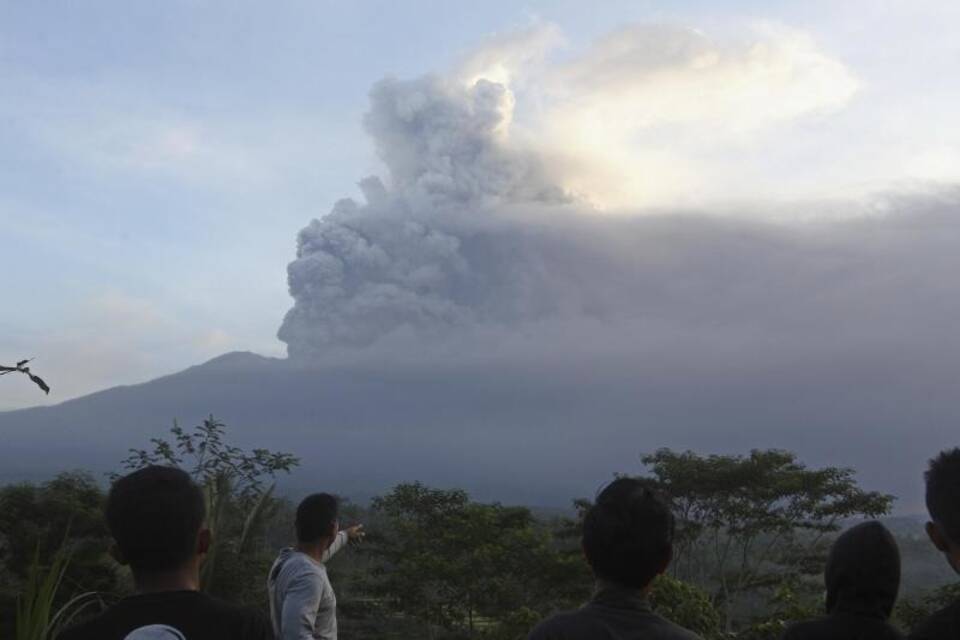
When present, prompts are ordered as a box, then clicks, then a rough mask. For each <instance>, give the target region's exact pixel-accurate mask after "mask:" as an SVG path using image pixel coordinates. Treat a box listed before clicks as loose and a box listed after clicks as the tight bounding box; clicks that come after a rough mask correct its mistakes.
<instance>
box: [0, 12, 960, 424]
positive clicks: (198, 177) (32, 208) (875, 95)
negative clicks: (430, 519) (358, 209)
mask: <svg viewBox="0 0 960 640" xmlns="http://www.w3.org/2000/svg"><path fill="white" fill-rule="evenodd" d="M838 5H839V6H838ZM0 7H2V9H0V80H2V86H3V99H2V101H0V238H2V240H3V254H4V256H5V258H6V260H5V263H6V271H5V273H6V277H4V278H2V279H0V299H2V300H3V301H4V304H3V307H4V311H3V314H2V315H0V336H2V338H0V361H3V362H5V361H12V360H15V359H18V358H20V357H27V356H36V357H38V361H37V363H36V369H37V370H38V371H39V372H41V373H44V372H47V375H48V377H50V378H52V379H54V380H56V379H58V378H60V379H61V380H63V379H64V378H68V376H66V375H64V374H65V373H69V379H70V380H69V382H64V383H62V384H60V385H59V386H58V385H56V384H55V386H56V387H57V388H56V391H57V393H55V394H54V395H52V396H51V397H50V400H51V401H60V400H63V399H65V398H66V397H70V396H73V395H77V394H79V393H84V392H89V391H92V390H95V389H99V388H103V387H105V386H108V385H112V384H122V383H131V382H138V381H142V380H145V379H148V378H151V377H154V376H156V375H160V374H163V373H167V372H172V371H175V370H177V369H180V368H183V367H186V366H189V365H192V364H196V363H198V362H200V361H202V360H204V359H206V358H209V357H212V356H214V355H217V354H218V353H221V352H223V351H227V350H233V349H250V350H254V351H258V352H261V353H266V354H271V355H280V354H282V353H283V350H282V344H281V343H279V342H278V341H277V340H276V338H275V332H276V329H277V327H278V326H279V323H280V320H281V318H282V317H283V314H284V313H285V312H286V310H287V309H288V308H289V305H290V300H289V297H288V295H287V293H286V283H285V267H286V264H287V263H288V262H289V261H290V259H292V257H293V248H294V241H295V236H296V233H297V231H298V230H299V229H300V228H302V227H303V226H304V225H305V224H306V223H307V222H308V221H309V219H310V218H312V217H316V216H321V215H323V214H325V213H326V212H327V211H328V210H329V209H330V207H331V205H332V204H333V202H335V201H336V200H337V199H338V198H341V197H344V196H349V195H355V194H356V192H357V189H356V187H355V184H356V182H357V181H358V180H359V179H360V178H362V177H363V176H365V175H368V174H370V173H375V172H378V171H379V170H380V169H379V167H378V163H377V160H376V158H375V156H374V154H373V151H372V148H371V146H370V143H369V141H368V140H367V138H366V136H365V135H364V133H363V130H362V127H361V124H360V119H361V116H362V113H363V112H364V110H365V109H366V100H367V98H366V96H367V91H368V89H369V87H370V85H371V84H372V83H373V82H375V81H376V80H378V79H379V78H381V77H383V76H385V75H396V76H400V77H412V76H416V75H419V74H422V73H425V72H430V71H443V70H444V69H447V68H448V67H450V66H451V65H453V64H454V63H455V62H456V61H457V60H458V59H460V58H462V57H463V56H465V55H467V54H468V53H469V52H470V51H471V50H472V49H473V48H474V47H475V46H477V45H478V44H480V43H481V42H482V41H483V40H484V38H486V37H489V36H491V35H494V34H497V33H504V32H507V31H510V30H512V29H516V28H522V27H525V26H528V25H530V24H531V23H533V22H535V21H539V22H549V23H554V24H556V25H558V26H559V28H560V29H561V30H562V32H563V33H564V35H565V38H566V40H567V45H566V47H565V49H564V51H575V50H577V49H578V48H583V47H585V46H587V45H588V44H589V43H590V42H592V41H594V40H595V39H596V38H598V37H600V36H602V35H603V34H605V33H607V32H609V31H611V30H614V29H616V28H618V27H621V26H624V25H628V24H633V23H671V24H679V25H683V26H689V27H695V28H698V29H701V30H703V31H704V32H706V33H708V34H709V35H714V36H716V37H719V38H722V37H725V36H726V35H728V34H732V33H737V32H738V31H739V30H740V29H741V28H743V26H744V25H747V24H750V23H752V22H756V21H770V22H774V23H777V24H781V25H785V26H787V27H790V28H794V29H800V30H802V31H804V32H807V33H809V34H811V35H812V36H813V37H814V38H815V39H816V41H817V43H818V46H819V47H820V48H821V50H822V51H823V52H824V53H825V54H826V55H829V56H831V57H832V58H835V59H836V60H838V61H839V62H841V63H843V64H844V65H846V66H847V67H848V68H849V69H850V70H851V72H852V73H853V74H854V75H855V76H856V77H857V78H858V80H859V81H860V82H861V83H862V85H863V89H862V91H861V93H860V94H859V95H861V96H866V98H863V99H860V100H859V102H857V101H855V102H854V103H853V104H852V106H851V107H850V108H849V109H848V110H847V111H846V112H845V113H844V114H840V115H839V116H837V117H838V118H839V119H838V120H836V121H835V123H834V125H833V129H830V130H825V131H826V132H821V133H818V134H817V135H820V136H835V137H838V141H839V137H844V136H847V134H848V133H849V137H850V138H851V139H856V140H857V143H856V144H855V145H848V146H847V147H845V151H843V154H846V155H843V154H841V159H840V160H838V162H843V163H845V164H846V165H849V166H850V169H849V182H851V183H855V182H858V181H859V180H864V181H873V182H877V181H880V183H881V184H880V186H882V181H883V180H886V179H887V178H889V177H890V176H893V177H894V178H898V177H900V176H899V174H898V171H900V169H898V168H897V167H895V166H893V165H889V163H888V165H883V166H880V164H879V163H880V162H881V161H879V160H876V157H877V155H878V154H877V153H876V149H873V148H872V147H871V144H874V142H871V141H875V144H876V145H878V146H880V145H881V144H882V145H883V146H884V148H887V149H890V148H895V147H896V145H897V144H899V143H900V141H912V140H917V141H919V142H918V144H921V147H922V148H921V147H918V148H919V149H920V150H919V151H917V153H918V154H920V156H922V157H923V158H928V157H929V158H932V160H930V162H932V163H933V164H937V163H938V162H939V163H940V164H943V162H949V161H950V160H951V159H953V158H960V156H958V155H956V154H957V153H958V149H960V137H958V136H960V134H958V133H957V132H956V127H955V126H954V127H953V129H954V131H947V130H945V129H944V128H943V127H944V126H947V125H948V123H950V122H952V118H949V117H948V115H949V114H951V113H955V111H956V109H957V108H960V100H958V99H957V89H956V88H955V87H954V86H950V85H951V84H954V85H955V83H952V82H947V80H946V78H948V77H950V76H949V74H950V73H951V72H954V74H955V72H956V71H957V69H958V68H960V65H958V59H960V58H958V50H960V49H958V45H957V44H956V38H955V37H954V35H953V34H954V32H955V30H956V26H957V18H958V10H957V9H956V8H954V7H953V6H952V3H948V2H942V3H937V2H927V3H924V2H920V3H916V2H911V3H907V2H886V3H884V2H866V1H862V2H861V1H852V2H847V3H836V2H792V3H786V2H773V3H771V2H759V1H756V2H751V1H736V2H734V1H724V2H716V1H710V2H706V1H703V2H674V1H671V2H639V1H637V0H629V1H616V2H612V1H607V2H594V3H584V2H579V1H563V2H528V3H525V4H518V3H516V2H470V3H468V2H359V1H358V2H336V3H334V2H271V3H262V2H257V3H255V2H236V1H231V2H202V3H201V2H163V3H150V2H128V1H126V0H123V1H118V2H82V3H81V2H74V3H63V2H29V3H27V2H15V1H13V0H6V1H4V2H2V3H0ZM559 55H564V53H563V52H561V53H560V54H559ZM952 77H956V76H955V75H953V76H952ZM837 132H844V133H843V134H842V135H841V134H840V133H837ZM883 136H887V138H883ZM821 139H823V138H822V137H821V138H818V140H821ZM844 139H846V138H844ZM923 145H926V146H923ZM928 147H929V149H930V151H929V154H928V153H927V149H928ZM817 148H818V149H820V148H821V147H820V146H818V147H817ZM798 153H799V152H798ZM911 153H912V152H911ZM925 154H926V155H925ZM879 155H881V156H882V155H883V154H882V153H881V154H879ZM796 157H799V156H797V155H789V156H784V157H778V158H774V159H771V161H770V163H769V164H770V165H771V166H770V167H766V168H765V172H766V173H764V175H765V176H767V177H770V176H773V177H774V178H775V176H776V175H778V172H781V173H782V174H783V175H787V174H791V175H792V174H793V173H794V172H795V167H793V166H791V164H790V163H791V162H794V160H792V158H796ZM918 157H919V156H918ZM944 158H946V160H943V159H944ZM861 161H863V163H864V164H865V165H870V166H873V165H871V163H872V162H876V163H878V164H877V167H879V168H877V170H876V171H872V170H871V171H865V172H863V174H862V175H861V174H860V173H858V171H857V170H856V167H857V166H858V165H859V163H860V162H861ZM778 163H780V164H779V165H778ZM891 167H893V168H891ZM938 167H939V165H938ZM931 171H932V174H931V175H932V177H937V178H942V177H943V176H941V175H940V174H938V173H937V171H939V169H938V168H936V167H935V168H934V169H932V170H931ZM914 173H915V172H914ZM914 173H911V170H909V167H907V168H904V169H902V174H903V175H902V177H903V178H904V179H910V178H914V177H916V176H915V175H914ZM921 177H928V176H921ZM946 177H948V178H949V177H952V176H950V175H948V176H946ZM774 178H771V180H773V179H774ZM75 370H76V372H75ZM79 371H83V372H84V374H83V375H80V374H79ZM40 400H41V398H40V397H39V396H37V394H36V392H35V390H34V389H32V388H30V387H29V385H27V384H20V381H18V383H17V384H5V385H3V387H2V388H0V409H3V408H11V407H16V406H25V405H29V404H35V403H37V402H38V401H40Z"/></svg>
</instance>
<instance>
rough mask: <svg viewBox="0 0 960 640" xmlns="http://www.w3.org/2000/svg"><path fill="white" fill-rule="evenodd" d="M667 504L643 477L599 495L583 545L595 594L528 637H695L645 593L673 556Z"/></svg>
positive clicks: (627, 639)
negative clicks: (658, 610)
mask: <svg viewBox="0 0 960 640" xmlns="http://www.w3.org/2000/svg"><path fill="white" fill-rule="evenodd" d="M673 533H674V520H673V514H672V513H671V512H670V508H669V507H668V506H667V505H666V504H665V503H664V502H663V501H661V500H660V499H659V498H658V497H657V496H656V495H654V494H653V493H652V492H651V491H649V490H648V489H647V488H646V487H645V486H644V485H643V483H642V482H641V481H639V480H636V479H633V478H619V479H617V480H614V481H613V482H611V483H610V484H609V485H607V487H606V488H605V489H604V490H603V491H601V492H600V494H599V495H598V496H597V501H596V503H595V504H594V505H593V506H592V507H590V509H589V511H587V514H586V517H585V518H584V522H583V539H582V546H583V552H584V555H585V556H586V558H587V562H588V563H589V564H590V567H591V568H592V569H593V574H594V577H595V578H596V591H595V593H594V596H593V598H592V599H591V600H590V602H588V603H587V604H585V605H584V606H583V607H581V608H580V609H578V610H576V611H568V612H566V613H560V614H557V615H555V616H553V617H552V618H549V619H548V620H545V621H544V622H541V623H540V624H539V625H537V627H536V628H534V630H533V631H532V632H531V633H530V636H529V637H530V640H630V639H633V638H643V639H644V640H699V636H698V635H696V634H695V633H693V632H692V631H688V630H687V629H684V628H683V627H679V626H677V625H675V624H673V623H672V622H669V621H668V620H666V619H664V618H662V617H660V616H659V615H657V614H655V613H654V612H653V611H652V610H651V608H650V602H649V597H648V596H649V593H650V588H651V585H652V583H653V580H654V578H656V577H657V576H658V575H660V574H661V573H663V572H664V571H666V569H667V566H668V565H669V564H670V560H671V559H672V557H673Z"/></svg>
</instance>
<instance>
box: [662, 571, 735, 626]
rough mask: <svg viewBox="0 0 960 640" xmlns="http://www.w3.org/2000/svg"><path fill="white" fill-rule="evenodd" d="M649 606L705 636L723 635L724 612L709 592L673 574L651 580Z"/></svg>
mask: <svg viewBox="0 0 960 640" xmlns="http://www.w3.org/2000/svg"><path fill="white" fill-rule="evenodd" d="M650 606H651V607H652V608H653V610H654V611H656V612H657V613H659V614H660V615H662V616H663V617H664V618H666V619H667V620H670V621H671V622H673V623H675V624H678V625H680V626H681V627H683V628H685V629H689V630H691V631H693V632H694V633H696V634H697V635H699V636H700V637H702V638H706V639H707V640H713V639H714V638H719V637H721V636H722V635H723V633H722V626H723V625H722V620H723V616H722V615H721V614H720V612H719V611H717V608H716V606H715V605H714V604H713V601H712V600H711V599H710V596H709V595H708V594H707V593H706V592H705V591H703V590H702V589H700V588H699V587H696V586H694V585H692V584H687V583H686V582H682V581H680V580H677V579H676V578H674V577H672V576H669V575H662V576H659V577H657V579H656V580H655V581H654V583H653V589H652V590H651V593H650Z"/></svg>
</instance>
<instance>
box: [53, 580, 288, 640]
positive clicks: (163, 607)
mask: <svg viewBox="0 0 960 640" xmlns="http://www.w3.org/2000/svg"><path fill="white" fill-rule="evenodd" d="M272 638H273V632H272V630H271V628H270V625H269V624H268V623H267V622H266V620H264V619H263V617H262V616H260V615H258V614H257V613H256V612H255V611H251V610H248V609H243V608H241V607H237V606H234V605H231V604H228V603H226V602H222V601H220V600H217V599H216V598H211V597H210V596H208V595H206V594H203V593H200V592H198V591H167V592H163V593H150V594H144V595H136V596H130V597H129V598H124V599H123V600H121V601H120V602H118V603H117V604H116V605H114V606H112V607H110V608H109V609H107V610H106V611H104V612H103V613H102V614H101V615H99V616H97V617H96V618H94V619H93V620H90V621H88V622H85V623H83V624H81V625H79V626H76V627H73V628H71V629H68V630H67V631H65V632H63V633H61V634H60V636H59V638H58V640H271V639H272Z"/></svg>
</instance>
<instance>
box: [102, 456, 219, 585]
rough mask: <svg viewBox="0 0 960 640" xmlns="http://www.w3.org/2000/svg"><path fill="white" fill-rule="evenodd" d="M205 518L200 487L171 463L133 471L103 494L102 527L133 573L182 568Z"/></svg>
mask: <svg viewBox="0 0 960 640" xmlns="http://www.w3.org/2000/svg"><path fill="white" fill-rule="evenodd" d="M205 517H206V507H205V504H204V499H203V492H202V491H201V490H200V487H198V486H197V484H196V483H195V482H194V481H193V480H192V479H191V478H190V476H189V475H188V474H187V473H186V472H184V471H182V470H180V469H177V468H174V467H161V466H150V467H146V468H144V469H140V470H139V471H134V472H133V473H130V474H128V475H126V476H123V477H122V478H120V479H118V480H117V481H116V482H114V483H113V486H112V487H111V488H110V493H109V494H108V495H107V506H106V518H107V526H108V527H109V528H110V533H111V534H112V535H113V539H114V540H115V541H116V543H117V546H118V547H119V549H120V553H121V554H122V555H123V559H124V560H125V561H126V562H127V563H129V564H130V567H131V568H132V569H133V570H134V572H157V571H169V570H174V569H179V568H181V567H183V566H184V565H185V564H186V563H187V562H188V561H189V560H190V559H191V558H193V557H194V556H195V555H196V553H197V534H198V533H199V532H200V529H201V527H203V521H204V518H205Z"/></svg>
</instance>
